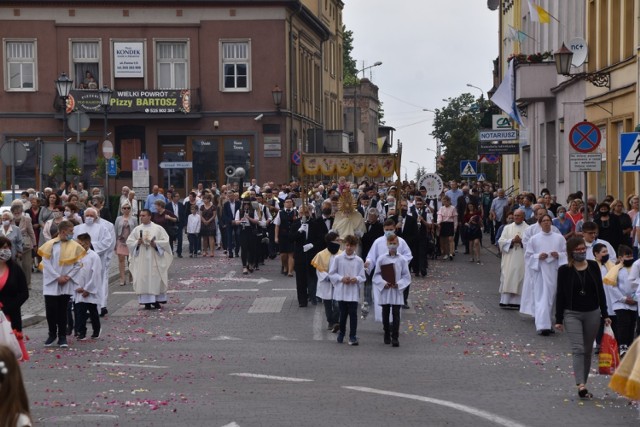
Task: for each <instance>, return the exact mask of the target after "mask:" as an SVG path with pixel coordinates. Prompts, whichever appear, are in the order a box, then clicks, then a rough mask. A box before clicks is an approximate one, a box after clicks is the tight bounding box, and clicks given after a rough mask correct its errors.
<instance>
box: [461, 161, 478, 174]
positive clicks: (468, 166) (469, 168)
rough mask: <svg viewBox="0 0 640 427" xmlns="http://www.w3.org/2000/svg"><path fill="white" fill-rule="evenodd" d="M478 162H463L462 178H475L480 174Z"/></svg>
mask: <svg viewBox="0 0 640 427" xmlns="http://www.w3.org/2000/svg"><path fill="white" fill-rule="evenodd" d="M477 170H478V162H477V161H475V160H462V161H461V162H460V176H465V177H475V176H476V175H477V174H478V172H476V171H477Z"/></svg>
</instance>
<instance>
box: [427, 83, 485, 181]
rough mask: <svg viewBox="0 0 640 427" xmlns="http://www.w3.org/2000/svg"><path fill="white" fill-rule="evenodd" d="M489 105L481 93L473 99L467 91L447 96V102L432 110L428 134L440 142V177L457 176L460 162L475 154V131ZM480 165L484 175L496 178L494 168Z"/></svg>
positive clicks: (456, 178)
mask: <svg viewBox="0 0 640 427" xmlns="http://www.w3.org/2000/svg"><path fill="white" fill-rule="evenodd" d="M490 105H491V104H490V103H489V101H487V100H485V99H484V98H482V97H481V98H477V99H476V98H474V96H473V95H471V94H470V93H463V94H461V95H460V96H458V97H457V98H449V104H448V105H446V106H445V107H444V108H442V109H436V110H435V111H436V116H435V119H434V121H433V132H431V135H432V136H434V137H435V138H436V139H437V140H439V141H440V144H441V150H442V158H441V161H440V162H439V165H438V172H439V173H440V175H442V177H443V179H445V180H452V179H455V180H459V179H460V178H461V177H460V162H461V161H462V160H475V159H477V158H478V131H479V130H480V128H481V122H482V121H483V120H482V119H483V118H484V117H485V113H486V112H487V111H488V110H489V108H490ZM482 124H484V123H482ZM483 168H484V169H483V172H484V173H486V174H488V176H487V179H489V180H495V173H496V170H495V168H491V167H483Z"/></svg>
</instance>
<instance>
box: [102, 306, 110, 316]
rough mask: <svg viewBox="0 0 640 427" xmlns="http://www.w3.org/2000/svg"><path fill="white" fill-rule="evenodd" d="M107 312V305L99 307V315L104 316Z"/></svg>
mask: <svg viewBox="0 0 640 427" xmlns="http://www.w3.org/2000/svg"><path fill="white" fill-rule="evenodd" d="M108 313H109V310H107V307H102V308H101V309H100V317H104V316H106V315H107V314H108Z"/></svg>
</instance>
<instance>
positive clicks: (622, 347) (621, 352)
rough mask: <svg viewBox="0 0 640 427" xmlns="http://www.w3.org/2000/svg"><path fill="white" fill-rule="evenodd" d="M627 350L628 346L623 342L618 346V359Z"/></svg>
mask: <svg viewBox="0 0 640 427" xmlns="http://www.w3.org/2000/svg"><path fill="white" fill-rule="evenodd" d="M628 350H629V348H628V346H626V345H624V344H623V345H621V346H620V348H619V349H618V352H619V353H620V359H622V358H623V357H624V355H625V354H627V351H628Z"/></svg>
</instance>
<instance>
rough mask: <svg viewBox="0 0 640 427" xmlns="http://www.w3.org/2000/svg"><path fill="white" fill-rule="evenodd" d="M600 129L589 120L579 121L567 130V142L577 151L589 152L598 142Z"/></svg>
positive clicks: (596, 146)
mask: <svg viewBox="0 0 640 427" xmlns="http://www.w3.org/2000/svg"><path fill="white" fill-rule="evenodd" d="M601 138H602V136H601V135H600V129H598V127H597V126H596V125H594V124H593V123H591V122H580V123H577V124H576V125H574V126H573V127H572V128H571V131H570V132H569V144H571V147H572V148H573V149H574V150H576V151H577V152H579V153H590V152H592V151H593V150H595V149H596V148H598V145H599V144H600V139H601Z"/></svg>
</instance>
